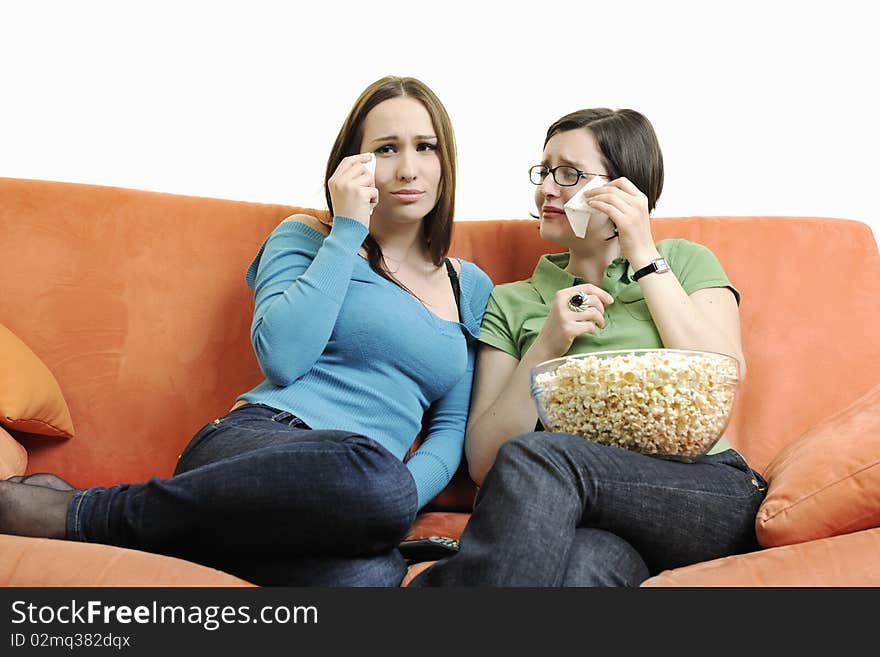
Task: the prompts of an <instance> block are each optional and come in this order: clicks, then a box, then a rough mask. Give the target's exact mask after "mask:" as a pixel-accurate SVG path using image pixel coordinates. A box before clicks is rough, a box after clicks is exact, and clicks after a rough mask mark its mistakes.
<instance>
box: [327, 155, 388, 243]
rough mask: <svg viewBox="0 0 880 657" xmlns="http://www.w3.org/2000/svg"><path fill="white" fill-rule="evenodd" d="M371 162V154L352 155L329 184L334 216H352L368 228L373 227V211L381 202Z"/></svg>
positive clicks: (345, 159)
mask: <svg viewBox="0 0 880 657" xmlns="http://www.w3.org/2000/svg"><path fill="white" fill-rule="evenodd" d="M369 160H370V156H369V154H364V153H361V154H359V155H349V156H348V157H346V158H343V160H342V161H341V162H340V163H339V166H338V167H336V171H334V172H333V175H332V176H330V180H328V181H327V187H329V189H330V200H331V201H332V203H333V213H334V214H337V215H340V216H344V217H351V218H352V219H354V220H356V221H359V222H360V223H362V224H363V225H364V226H366V227H367V228H369V227H370V211H371V209H372V208H373V206H375V205H376V203H377V202H378V201H379V190H378V189H377V188H376V187H375V186H374V180H373V175H372V174H371V173H370V170H369V169H367V167H366V162H368V161H369Z"/></svg>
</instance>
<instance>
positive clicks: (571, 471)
mask: <svg viewBox="0 0 880 657" xmlns="http://www.w3.org/2000/svg"><path fill="white" fill-rule="evenodd" d="M766 490H767V483H766V482H765V481H764V479H763V478H761V476H760V475H759V474H757V473H756V472H754V471H752V469H751V468H749V466H748V464H747V463H746V462H745V460H744V459H743V458H742V456H740V455H739V454H738V453H737V452H736V451H734V450H727V451H725V452H722V453H720V454H715V455H712V456H704V457H701V458H699V459H697V461H696V462H694V463H682V462H678V461H671V460H664V459H659V458H654V457H650V456H644V455H642V454H637V453H635V452H631V451H628V450H624V449H619V448H616V447H606V446H603V445H599V444H597V443H594V442H590V441H588V440H584V439H583V438H579V437H577V436H571V435H567V434H559V433H549V432H537V433H531V434H526V435H523V436H519V437H517V438H513V439H511V440H510V441H508V442H507V443H505V444H504V445H503V446H502V447H501V449H500V450H499V452H498V457H497V459H496V462H495V464H494V466H493V467H492V469H491V470H490V471H489V474H488V475H487V476H486V479H485V481H484V482H483V486H482V487H481V489H480V491H479V493H478V495H477V500H476V502H475V505H474V511H473V514H472V515H471V518H470V520H469V521H468V524H467V526H466V527H465V530H464V533H463V534H462V537H461V544H460V545H461V549H460V551H459V552H458V553H457V554H456V555H454V556H452V557H448V558H446V559H444V560H442V561H439V562H437V563H436V564H435V565H433V566H432V567H431V568H429V569H427V570H426V571H424V572H423V573H422V574H421V575H419V576H418V577H417V578H416V579H415V580H414V581H413V582H412V583H411V584H410V586H476V585H483V586H542V587H543V586H552V587H557V586H638V585H639V584H640V583H641V582H642V581H644V580H645V579H647V578H648V577H649V576H651V575H653V574H656V573H658V572H660V571H661V570H665V569H669V568H677V567H679V566H684V565H688V564H692V563H697V562H700V561H707V560H709V559H716V558H719V557H724V556H728V555H731V554H737V553H742V552H749V551H752V550H755V549H757V547H758V543H757V539H756V536H755V515H756V514H757V512H758V507H759V506H760V504H761V502H762V500H763V499H764V495H765V494H766Z"/></svg>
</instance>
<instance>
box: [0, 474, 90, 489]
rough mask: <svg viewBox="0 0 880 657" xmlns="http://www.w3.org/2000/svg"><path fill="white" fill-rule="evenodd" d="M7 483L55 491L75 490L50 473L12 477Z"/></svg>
mask: <svg viewBox="0 0 880 657" xmlns="http://www.w3.org/2000/svg"><path fill="white" fill-rule="evenodd" d="M6 481H13V482H16V483H19V484H28V485H29V486H45V487H46V488H54V489H55V490H73V489H74V488H73V486H71V485H70V484H68V483H67V482H66V481H64V480H63V479H62V478H61V477H59V476H58V475H53V474H51V473H49V472H37V473H36V474H30V475H21V476H17V477H10V478H9V479H7V480H6Z"/></svg>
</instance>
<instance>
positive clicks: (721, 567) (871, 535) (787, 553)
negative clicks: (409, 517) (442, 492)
mask: <svg viewBox="0 0 880 657" xmlns="http://www.w3.org/2000/svg"><path fill="white" fill-rule="evenodd" d="M878 554H880V528H876V529H868V530H865V531H861V532H856V533H855V534H845V535H844V536H832V537H830V538H823V539H821V540H818V541H810V542H809V543H799V544H797V545H785V546H782V547H776V548H770V549H767V550H760V551H758V552H750V553H748V554H739V555H736V556H732V557H725V558H724V559H714V560H713V561H705V562H703V563H698V564H695V565H693V566H686V567H684V568H676V569H675V570H666V571H663V572H662V573H660V574H659V575H656V576H655V577H652V578H650V579H648V580H646V581H644V582H642V586H798V587H803V586H880V559H878V558H877V555H878ZM415 574H416V573H413V574H412V575H411V577H414V576H415Z"/></svg>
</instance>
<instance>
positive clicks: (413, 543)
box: [400, 536, 458, 563]
mask: <svg viewBox="0 0 880 657" xmlns="http://www.w3.org/2000/svg"><path fill="white" fill-rule="evenodd" d="M456 552H458V541H457V540H455V539H454V538H449V537H447V536H429V537H427V538H418V539H412V540H408V541H403V543H401V544H400V553H401V554H402V555H403V558H404V560H405V561H406V562H407V563H418V562H419V561H436V560H438V559H443V558H444V557H449V556H452V555H453V554H455V553H456Z"/></svg>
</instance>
